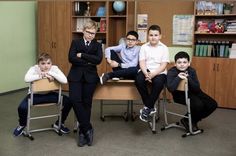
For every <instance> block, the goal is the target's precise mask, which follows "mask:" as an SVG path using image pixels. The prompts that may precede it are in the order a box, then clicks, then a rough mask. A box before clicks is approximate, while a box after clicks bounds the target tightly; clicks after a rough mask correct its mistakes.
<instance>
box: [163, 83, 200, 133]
mask: <svg viewBox="0 0 236 156" xmlns="http://www.w3.org/2000/svg"><path fill="white" fill-rule="evenodd" d="M177 90H179V91H184V92H185V103H186V109H187V114H186V115H183V114H180V113H177V112H173V111H169V110H167V106H166V105H167V102H164V105H163V111H164V118H165V126H164V127H163V128H161V130H162V131H163V130H166V129H169V128H172V127H176V128H181V129H185V128H184V126H181V125H180V123H179V122H175V123H168V119H167V117H168V114H171V115H174V116H178V117H182V118H187V119H188V123H189V131H187V132H186V133H185V134H183V135H182V137H187V136H190V135H196V134H199V133H203V130H202V129H199V130H197V131H193V129H192V120H191V110H190V105H191V103H190V98H189V97H188V80H181V82H180V84H179V86H178V88H177ZM171 103H172V104H177V103H176V102H174V100H173V102H171Z"/></svg>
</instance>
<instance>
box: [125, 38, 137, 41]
mask: <svg viewBox="0 0 236 156" xmlns="http://www.w3.org/2000/svg"><path fill="white" fill-rule="evenodd" d="M126 40H127V41H129V42H135V41H137V40H136V39H132V38H126Z"/></svg>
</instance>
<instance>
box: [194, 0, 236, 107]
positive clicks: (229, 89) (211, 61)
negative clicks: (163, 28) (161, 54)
mask: <svg viewBox="0 0 236 156" xmlns="http://www.w3.org/2000/svg"><path fill="white" fill-rule="evenodd" d="M199 1H200V0H195V4H194V16H195V30H194V32H193V33H194V35H193V36H194V38H193V41H194V42H193V43H194V45H193V58H192V63H191V65H192V66H193V67H194V68H195V69H196V71H197V74H198V79H199V81H200V84H201V88H202V90H203V91H204V92H206V93H207V94H209V95H210V96H211V97H213V98H214V99H215V100H216V101H217V102H218V104H219V107H223V108H233V109H235V108H236V102H235V100H234V99H235V98H236V94H235V92H236V89H235V86H236V82H235V80H236V71H235V68H236V60H235V59H230V58H229V49H230V48H231V46H232V43H234V42H236V32H233V31H232V32H227V31H228V30H227V24H228V23H227V21H234V20H236V13H235V12H232V13H231V14H224V12H222V13H221V14H217V11H216V12H211V13H210V12H208V13H207V14H204V13H203V12H200V13H199V12H198V10H197V9H198V7H197V3H198V2H199ZM208 2H212V3H217V4H218V3H221V4H224V3H234V6H235V8H234V9H236V3H235V1H233V0H228V1H226V0H212V1H208ZM199 21H203V22H205V24H204V23H203V24H202V25H201V26H202V28H199V27H200V26H199ZM212 22H222V23H223V24H224V26H225V29H224V30H223V31H222V32H221V30H220V31H219V32H217V31H216V30H209V29H210V28H209V25H211V24H212ZM224 22H226V23H224ZM206 26H207V27H206Z"/></svg>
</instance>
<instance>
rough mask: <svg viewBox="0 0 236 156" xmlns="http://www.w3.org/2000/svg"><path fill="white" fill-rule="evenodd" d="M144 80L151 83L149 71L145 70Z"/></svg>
mask: <svg viewBox="0 0 236 156" xmlns="http://www.w3.org/2000/svg"><path fill="white" fill-rule="evenodd" d="M145 80H146V81H149V82H152V73H151V72H150V70H149V69H147V73H146V74H145Z"/></svg>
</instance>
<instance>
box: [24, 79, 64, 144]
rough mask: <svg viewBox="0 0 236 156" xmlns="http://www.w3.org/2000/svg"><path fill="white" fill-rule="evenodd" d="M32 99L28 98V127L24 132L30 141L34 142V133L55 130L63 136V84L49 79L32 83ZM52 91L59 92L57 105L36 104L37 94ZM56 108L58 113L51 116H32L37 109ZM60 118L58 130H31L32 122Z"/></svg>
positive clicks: (50, 128) (49, 128) (30, 88)
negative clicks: (33, 110)
mask: <svg viewBox="0 0 236 156" xmlns="http://www.w3.org/2000/svg"><path fill="white" fill-rule="evenodd" d="M29 90H30V97H29V98H28V115H27V125H26V130H25V131H24V133H23V134H24V136H26V137H28V138H29V139H30V140H34V137H33V136H32V135H31V133H34V132H41V131H47V130H54V131H55V132H57V133H58V135H61V131H60V129H61V114H62V113H61V110H62V101H63V96H62V88H61V84H60V83H59V82H58V81H56V80H55V81H49V80H48V79H41V80H37V81H34V82H31V83H30V87H29ZM50 91H58V101H57V103H43V104H34V105H33V101H34V94H35V93H45V92H50ZM53 105H54V106H56V107H57V113H54V114H50V115H41V116H32V113H31V110H32V109H33V108H34V109H35V108H37V107H47V106H53ZM55 117H58V121H59V123H58V127H59V128H58V129H55V128H53V126H51V127H47V128H38V129H30V124H31V120H38V119H45V118H55Z"/></svg>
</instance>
